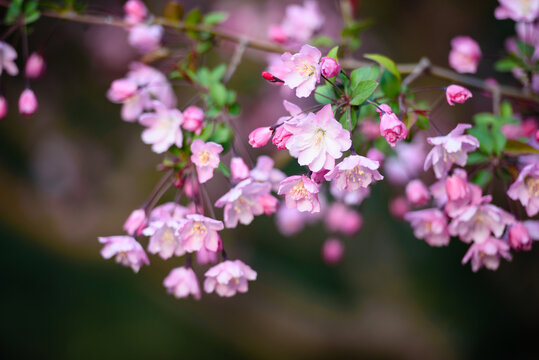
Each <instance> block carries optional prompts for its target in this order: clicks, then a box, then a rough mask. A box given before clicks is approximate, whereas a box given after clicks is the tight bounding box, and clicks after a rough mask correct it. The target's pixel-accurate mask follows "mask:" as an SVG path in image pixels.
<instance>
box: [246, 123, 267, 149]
mask: <svg viewBox="0 0 539 360" xmlns="http://www.w3.org/2000/svg"><path fill="white" fill-rule="evenodd" d="M271 134H272V131H271V128H270V127H269V126H266V127H259V128H257V129H254V130H253V131H251V133H250V134H249V145H251V146H252V147H254V148H258V147H262V146H264V145H266V144H267V143H268V141H269V139H270V138H271Z"/></svg>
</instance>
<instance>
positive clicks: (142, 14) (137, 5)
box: [124, 0, 148, 25]
mask: <svg viewBox="0 0 539 360" xmlns="http://www.w3.org/2000/svg"><path fill="white" fill-rule="evenodd" d="M124 11H125V21H126V22H127V23H128V24H130V25H135V24H138V23H141V22H143V21H144V18H146V15H147V13H148V9H147V8H146V5H144V3H143V2H142V1H140V0H128V1H127V2H126V3H125V5H124Z"/></svg>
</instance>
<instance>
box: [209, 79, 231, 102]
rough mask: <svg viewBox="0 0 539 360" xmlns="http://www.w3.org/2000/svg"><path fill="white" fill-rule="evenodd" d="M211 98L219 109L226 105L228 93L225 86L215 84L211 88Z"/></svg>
mask: <svg viewBox="0 0 539 360" xmlns="http://www.w3.org/2000/svg"><path fill="white" fill-rule="evenodd" d="M210 96H211V98H212V100H213V101H214V102H215V104H216V105H217V106H218V107H223V106H224V105H225V104H226V97H227V91H226V88H225V86H224V85H223V84H221V83H214V84H211V86H210Z"/></svg>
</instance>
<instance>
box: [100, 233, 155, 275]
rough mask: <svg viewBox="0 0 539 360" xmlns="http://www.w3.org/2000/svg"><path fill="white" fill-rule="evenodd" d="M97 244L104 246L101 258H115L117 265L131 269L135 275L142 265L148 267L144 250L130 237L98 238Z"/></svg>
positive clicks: (148, 261) (148, 262)
mask: <svg viewBox="0 0 539 360" xmlns="http://www.w3.org/2000/svg"><path fill="white" fill-rule="evenodd" d="M99 242H100V243H101V244H105V245H104V246H103V249H101V256H103V257H104V258H105V259H110V258H111V257H113V256H116V262H117V263H119V264H122V265H123V266H129V267H131V269H133V271H134V272H136V273H137V272H138V271H139V269H140V267H141V266H142V265H144V264H146V265H150V260H148V256H146V253H145V252H144V249H143V248H142V246H140V244H139V243H138V242H137V240H135V239H134V238H132V237H131V236H107V237H99Z"/></svg>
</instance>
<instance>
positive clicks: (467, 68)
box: [449, 36, 481, 73]
mask: <svg viewBox="0 0 539 360" xmlns="http://www.w3.org/2000/svg"><path fill="white" fill-rule="evenodd" d="M480 59H481V49H480V48H479V45H478V44H477V42H476V41H475V40H474V39H472V38H471V37H469V36H457V37H455V38H453V40H451V52H450V53H449V65H450V66H451V67H452V68H453V69H455V70H456V71H457V72H459V73H475V72H476V71H477V65H478V64H479V60H480Z"/></svg>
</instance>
